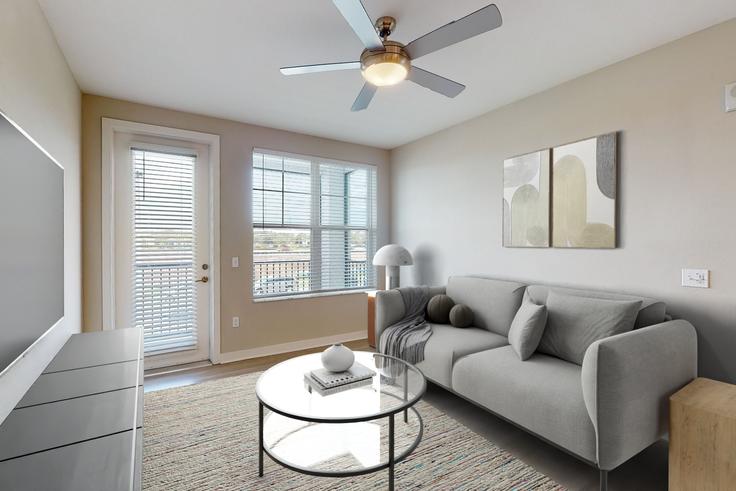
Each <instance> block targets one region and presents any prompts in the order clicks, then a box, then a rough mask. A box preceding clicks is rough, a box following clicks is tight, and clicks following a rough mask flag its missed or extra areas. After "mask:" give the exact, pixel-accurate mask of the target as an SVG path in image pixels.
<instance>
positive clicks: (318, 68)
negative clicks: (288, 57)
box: [280, 61, 360, 75]
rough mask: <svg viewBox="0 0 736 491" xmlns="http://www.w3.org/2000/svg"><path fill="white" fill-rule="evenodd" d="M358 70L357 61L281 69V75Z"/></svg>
mask: <svg viewBox="0 0 736 491" xmlns="http://www.w3.org/2000/svg"><path fill="white" fill-rule="evenodd" d="M358 69H360V62H359V61H345V62H342V63H321V64H317V65H300V66H285V67H281V68H280V70H281V73H283V74H284V75H303V74H305V73H317V72H334V71H337V70H358Z"/></svg>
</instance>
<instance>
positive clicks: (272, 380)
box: [256, 351, 426, 423]
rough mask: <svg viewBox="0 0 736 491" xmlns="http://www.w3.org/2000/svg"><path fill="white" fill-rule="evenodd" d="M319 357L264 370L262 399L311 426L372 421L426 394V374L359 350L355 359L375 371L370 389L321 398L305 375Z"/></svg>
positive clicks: (259, 393) (260, 382)
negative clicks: (307, 422)
mask: <svg viewBox="0 0 736 491" xmlns="http://www.w3.org/2000/svg"><path fill="white" fill-rule="evenodd" d="M320 356H321V354H320V353H314V354H310V355H304V356H298V357H296V358H292V359H290V360H287V361H284V362H281V363H279V364H278V365H275V366H273V367H271V368H269V369H268V370H266V371H265V372H264V373H263V374H262V375H261V376H260V378H259V379H258V382H257V384H256V395H257V396H258V399H259V400H260V401H261V402H262V403H263V404H264V405H265V406H266V407H267V408H269V409H271V410H273V411H276V412H278V413H281V414H283V415H285V416H290V417H293V418H297V419H302V420H305V421H310V422H323V423H329V422H340V421H355V422H357V421H368V420H371V419H377V418H381V417H383V416H387V415H389V414H395V413H398V412H400V411H402V410H403V409H405V408H408V407H410V406H412V405H413V404H415V403H416V402H417V401H418V400H419V399H420V398H421V397H422V395H423V394H424V391H425V390H426V382H425V380H424V376H423V375H422V373H421V372H420V371H419V370H418V369H416V368H415V367H414V366H413V365H410V364H409V363H406V362H404V361H402V360H399V359H396V358H392V357H390V356H386V355H381V354H378V353H368V352H364V351H356V352H355V361H356V362H359V363H361V364H363V365H364V366H366V367H368V368H369V369H371V370H373V371H374V372H375V375H374V376H373V378H372V380H371V383H370V385H364V386H361V387H357V388H351V389H347V390H343V391H340V392H337V393H334V394H329V395H321V394H320V393H318V392H317V391H316V390H312V391H310V390H309V388H308V385H307V383H306V382H305V380H304V375H305V374H307V373H309V371H311V370H315V369H319V368H322V362H321V359H320Z"/></svg>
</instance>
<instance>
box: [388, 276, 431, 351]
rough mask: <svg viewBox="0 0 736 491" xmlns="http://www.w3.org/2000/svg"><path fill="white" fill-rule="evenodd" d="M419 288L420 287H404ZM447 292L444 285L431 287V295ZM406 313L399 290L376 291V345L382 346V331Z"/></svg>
mask: <svg viewBox="0 0 736 491" xmlns="http://www.w3.org/2000/svg"><path fill="white" fill-rule="evenodd" d="M406 288H419V287H404V289H406ZM440 293H445V287H444V286H433V287H430V288H429V295H430V297H431V296H433V295H439V294H440ZM405 315H406V307H405V306H404V299H403V297H402V296H401V293H399V290H397V289H393V290H379V291H377V292H376V317H375V319H376V320H375V322H376V325H375V326H374V329H375V332H376V343H377V344H376V346H380V344H379V343H380V339H381V333H382V332H383V330H384V329H386V328H387V327H388V326H392V325H394V324H396V323H397V322H399V321H400V320H401V319H403V318H404V316H405Z"/></svg>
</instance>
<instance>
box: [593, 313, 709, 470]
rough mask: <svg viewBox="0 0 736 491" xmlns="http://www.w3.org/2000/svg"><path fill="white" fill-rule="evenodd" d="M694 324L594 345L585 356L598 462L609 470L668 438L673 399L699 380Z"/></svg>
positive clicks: (657, 328) (668, 324) (641, 331)
mask: <svg viewBox="0 0 736 491" xmlns="http://www.w3.org/2000/svg"><path fill="white" fill-rule="evenodd" d="M697 358H698V355H697V337H696V334H695V328H693V326H692V324H690V323H689V322H687V321H684V320H673V321H669V322H663V323H661V324H656V325H653V326H649V327H645V328H642V329H637V330H634V331H630V332H627V333H624V334H619V335H616V336H612V337H609V338H606V339H601V340H600V341H596V342H595V343H593V344H592V345H590V347H589V348H588V350H587V351H586V352H585V357H584V359H583V368H582V384H583V398H584V400H585V406H586V407H587V409H588V414H589V415H590V419H591V420H592V422H593V427H594V428H595V432H596V439H597V460H598V466H599V467H600V468H601V469H602V470H611V469H614V468H616V467H617V466H618V465H620V464H622V463H623V462H625V461H626V460H628V459H629V458H631V457H633V456H634V455H636V454H637V453H639V452H640V451H642V450H644V449H645V448H646V447H648V446H649V445H651V444H652V443H654V442H656V441H657V440H659V439H660V438H661V437H662V436H663V435H664V434H666V433H667V425H668V412H669V396H670V395H672V394H673V393H674V392H676V391H677V390H679V389H680V388H681V387H683V386H684V385H686V384H688V383H689V382H690V381H691V380H693V379H694V378H695V377H696V376H697Z"/></svg>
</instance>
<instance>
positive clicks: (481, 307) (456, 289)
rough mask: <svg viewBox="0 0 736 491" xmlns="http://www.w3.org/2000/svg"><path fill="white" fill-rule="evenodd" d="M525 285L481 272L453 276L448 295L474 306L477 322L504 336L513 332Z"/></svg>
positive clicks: (475, 322)
mask: <svg viewBox="0 0 736 491" xmlns="http://www.w3.org/2000/svg"><path fill="white" fill-rule="evenodd" d="M524 289H525V285H524V284H523V283H517V282H515V281H506V280H494V279H491V278H483V277H479V276H452V277H450V279H449V280H447V295H448V296H449V297H450V298H452V300H453V301H454V302H455V303H456V304H458V303H461V304H463V305H467V306H468V307H470V308H471V310H472V311H473V325H474V326H475V327H480V328H481V329H486V330H488V331H491V332H495V333H496V334H500V335H502V336H508V335H509V328H510V327H511V321H513V320H514V315H516V311H517V310H519V305H521V299H522V297H523V296H524Z"/></svg>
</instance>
